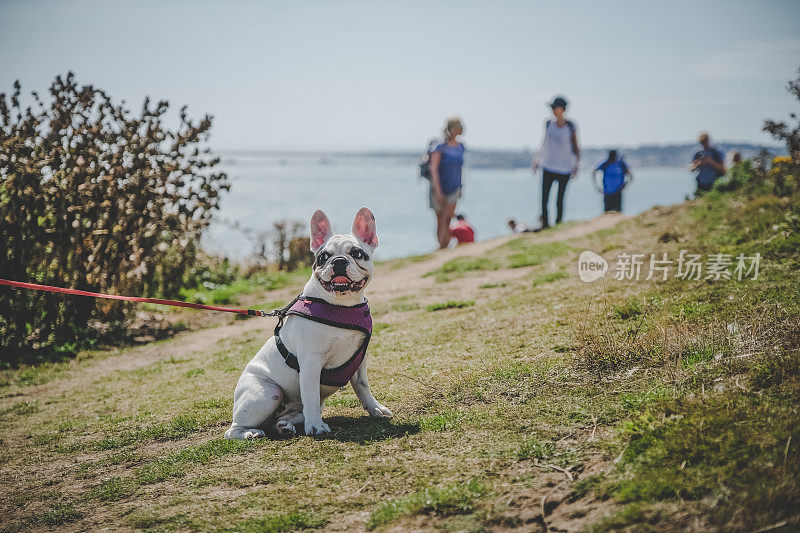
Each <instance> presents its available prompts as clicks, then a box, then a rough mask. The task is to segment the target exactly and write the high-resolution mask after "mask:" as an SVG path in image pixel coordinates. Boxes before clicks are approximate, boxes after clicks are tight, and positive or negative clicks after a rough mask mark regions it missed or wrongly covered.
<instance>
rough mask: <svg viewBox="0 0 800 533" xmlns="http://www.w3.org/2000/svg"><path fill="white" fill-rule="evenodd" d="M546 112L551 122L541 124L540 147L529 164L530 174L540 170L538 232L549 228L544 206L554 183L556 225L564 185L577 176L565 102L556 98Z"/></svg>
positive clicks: (578, 154)
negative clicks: (540, 198)
mask: <svg viewBox="0 0 800 533" xmlns="http://www.w3.org/2000/svg"><path fill="white" fill-rule="evenodd" d="M550 108H551V109H552V110H553V118H552V119H548V120H547V122H545V125H544V139H543V140H542V147H541V149H540V150H539V153H538V154H537V155H536V158H535V159H534V160H533V163H532V164H531V169H532V170H533V172H534V173H535V172H536V171H537V170H538V169H539V167H541V169H542V217H541V219H542V228H549V227H550V221H549V219H548V215H547V204H548V201H549V200H550V188H551V187H552V186H553V182H554V181H555V182H558V195H557V196H556V209H557V213H556V224H558V223H559V222H561V219H562V218H563V216H564V193H565V192H566V190H567V182H568V181H569V180H570V178H574V177H575V176H576V175H577V174H578V164H579V162H580V157H581V151H580V148H578V135H577V133H576V132H575V123H573V122H572V121H569V120H567V119H566V118H565V117H564V112H565V111H566V109H567V100H566V99H564V98H563V97H561V96H559V97H557V98H555V99H554V100H553V103H551V104H550Z"/></svg>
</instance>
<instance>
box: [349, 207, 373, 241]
mask: <svg viewBox="0 0 800 533" xmlns="http://www.w3.org/2000/svg"><path fill="white" fill-rule="evenodd" d="M353 235H354V236H355V237H356V238H358V239H359V240H361V242H363V243H364V244H366V245H367V246H369V247H370V248H373V249H375V248H377V247H378V233H377V231H376V229H375V217H374V216H373V215H372V211H370V210H369V209H367V208H366V207H362V208H361V209H359V210H358V213H356V218H355V219H354V220H353Z"/></svg>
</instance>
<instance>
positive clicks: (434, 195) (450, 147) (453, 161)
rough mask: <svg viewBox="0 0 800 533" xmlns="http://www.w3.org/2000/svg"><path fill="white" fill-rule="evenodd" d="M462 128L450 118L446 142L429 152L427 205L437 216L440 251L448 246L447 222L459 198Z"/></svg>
mask: <svg viewBox="0 0 800 533" xmlns="http://www.w3.org/2000/svg"><path fill="white" fill-rule="evenodd" d="M462 133H464V126H463V124H462V123H461V119H460V118H458V117H450V118H449V119H447V123H446V124H445V127H444V139H445V141H444V142H443V143H441V144H439V145H438V146H437V147H436V148H435V149H434V150H433V152H432V153H431V165H430V166H431V190H430V198H429V200H430V206H431V209H433V210H434V212H435V213H436V237H437V239H438V241H439V248H447V245H448V244H450V238H451V236H450V221H451V220H452V218H453V213H454V212H455V210H456V203H457V202H458V199H459V198H460V197H461V169H462V167H463V166H464V145H463V144H461V143H460V142H459V141H458V137H459V135H461V134H462Z"/></svg>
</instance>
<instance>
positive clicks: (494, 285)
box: [478, 281, 508, 289]
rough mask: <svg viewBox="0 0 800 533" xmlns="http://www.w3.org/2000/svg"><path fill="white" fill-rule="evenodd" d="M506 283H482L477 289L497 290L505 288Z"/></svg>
mask: <svg viewBox="0 0 800 533" xmlns="http://www.w3.org/2000/svg"><path fill="white" fill-rule="evenodd" d="M507 286H508V283H507V282H505V281H498V282H495V283H482V284H480V285H478V288H479V289H499V288H501V287H507Z"/></svg>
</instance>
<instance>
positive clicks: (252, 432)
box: [242, 429, 267, 439]
mask: <svg viewBox="0 0 800 533" xmlns="http://www.w3.org/2000/svg"><path fill="white" fill-rule="evenodd" d="M266 436H267V434H266V433H264V432H263V431H262V430H260V429H248V430H247V431H245V432H244V433H243V434H242V438H244V439H263V438H264V437H266Z"/></svg>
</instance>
